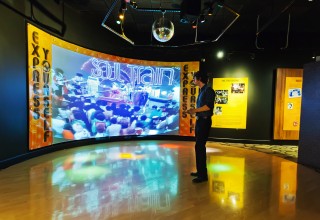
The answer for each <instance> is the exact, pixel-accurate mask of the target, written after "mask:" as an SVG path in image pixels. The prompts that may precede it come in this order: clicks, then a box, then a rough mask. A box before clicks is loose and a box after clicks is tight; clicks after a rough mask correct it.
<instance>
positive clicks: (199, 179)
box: [192, 177, 208, 183]
mask: <svg viewBox="0 0 320 220" xmlns="http://www.w3.org/2000/svg"><path fill="white" fill-rule="evenodd" d="M206 181H208V178H200V177H197V178H194V179H193V180H192V182H193V183H202V182H206Z"/></svg>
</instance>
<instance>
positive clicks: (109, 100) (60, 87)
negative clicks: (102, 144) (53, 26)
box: [27, 24, 199, 150]
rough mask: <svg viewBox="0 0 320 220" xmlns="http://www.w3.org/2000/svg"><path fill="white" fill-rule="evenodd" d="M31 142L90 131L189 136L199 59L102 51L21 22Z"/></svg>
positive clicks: (87, 135)
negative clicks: (189, 111) (25, 36)
mask: <svg viewBox="0 0 320 220" xmlns="http://www.w3.org/2000/svg"><path fill="white" fill-rule="evenodd" d="M27 32H28V83H29V149H30V150H33V149H37V148H41V147H46V146H50V145H52V144H57V143H61V142H67V141H74V140H82V139H88V138H105V137H111V136H126V135H135V136H136V135H139V136H140V135H145V136H148V135H181V136H193V135H194V131H193V125H194V121H195V119H194V118H191V116H190V115H188V114H186V110H187V109H188V108H190V107H192V106H194V105H195V102H196V98H195V97H196V93H197V90H196V89H195V87H194V86H192V85H191V84H190V81H191V80H192V76H193V73H194V72H195V71H198V70H199V62H162V61H161V62H160V61H146V60H136V59H130V58H124V57H118V56H113V55H108V54H103V53H100V52H97V51H93V50H90V49H87V48H83V47H80V46H77V45H74V44H72V43H69V42H66V41H63V40H61V39H59V38H56V37H54V36H52V35H50V34H48V33H46V32H44V31H42V30H40V29H39V28H37V27H35V26H33V25H31V24H27Z"/></svg>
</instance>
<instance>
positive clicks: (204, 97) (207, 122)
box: [187, 71, 215, 183]
mask: <svg viewBox="0 0 320 220" xmlns="http://www.w3.org/2000/svg"><path fill="white" fill-rule="evenodd" d="M193 82H194V84H195V85H196V86H199V88H200V92H199V95H198V98H197V106H196V108H195V109H188V110H187V113H189V114H191V115H193V114H196V119H197V121H196V127H195V138H196V144H195V153H196V166H197V172H195V173H191V176H195V177H196V178H195V179H193V180H192V182H194V183H201V182H204V181H208V174H207V155H206V142H207V139H208V136H209V132H210V128H211V116H212V114H213V107H214V99H215V92H214V90H213V89H212V88H211V87H208V86H207V82H208V76H207V74H205V73H203V72H200V71H199V72H196V73H195V74H194V75H193Z"/></svg>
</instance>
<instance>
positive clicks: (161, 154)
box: [0, 141, 320, 220]
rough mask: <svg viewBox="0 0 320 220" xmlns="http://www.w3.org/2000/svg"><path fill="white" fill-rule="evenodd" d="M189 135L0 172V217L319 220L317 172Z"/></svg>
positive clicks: (50, 158)
mask: <svg viewBox="0 0 320 220" xmlns="http://www.w3.org/2000/svg"><path fill="white" fill-rule="evenodd" d="M193 145H194V143H193V142H181V141H130V142H116V143H105V144H98V145H90V146H85V147H80V148H73V149H68V150H63V151H59V152H55V153H51V154H48V155H44V156H41V157H37V158H34V159H31V160H29V161H25V162H23V163H20V164H17V165H14V166H11V167H9V168H7V169H4V170H1V171H0V219H1V220H2V219H3V220H10V219H21V220H26V219H32V220H38V219H46V220H47V219H57V220H60V219H136V220H138V219H153V220H155V219H197V220H200V219H218V220H219V219H227V220H229V219H250V220H251V219H303V220H306V219H319V218H320V202H319V199H320V173H317V172H316V171H313V170H312V169H309V168H307V167H304V166H302V165H298V164H297V163H295V162H292V161H289V160H286V159H283V158H280V157H278V156H273V155H270V154H266V153H262V152H258V151H254V150H248V149H243V148H239V147H234V146H230V145H226V144H223V143H214V142H209V143H208V144H207V158H208V159H207V162H208V173H209V180H208V182H204V183H199V184H194V183H192V177H191V176H189V174H190V171H193V170H194V169H195V160H194V158H195V157H194V149H193Z"/></svg>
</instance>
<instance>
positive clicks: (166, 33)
mask: <svg viewBox="0 0 320 220" xmlns="http://www.w3.org/2000/svg"><path fill="white" fill-rule="evenodd" d="M120 1H121V3H120V10H121V13H120V10H119V15H121V16H120V17H122V15H123V18H122V20H121V21H120V24H121V25H123V24H124V22H123V20H124V14H125V11H126V10H127V5H126V4H127V3H128V4H129V5H130V6H131V8H132V9H134V10H135V11H137V12H163V11H165V12H171V13H180V22H181V23H194V21H195V20H196V22H195V25H194V24H193V28H195V29H196V35H195V41H194V42H193V43H190V44H184V45H176V46H173V45H169V46H164V45H153V44H152V43H151V44H149V45H136V46H156V47H157V46H161V47H182V46H191V45H197V44H204V43H213V42H216V41H218V40H219V39H220V38H221V37H222V35H223V34H224V33H225V32H226V31H227V30H228V29H229V28H230V27H231V26H232V25H233V23H234V22H235V21H236V20H237V19H238V18H239V17H240V14H238V13H237V12H235V11H234V10H233V9H231V8H230V7H228V6H226V5H225V4H224V0H215V1H214V2H213V3H211V5H210V8H209V7H208V6H207V8H206V9H204V10H203V11H202V12H199V13H198V11H196V12H197V13H195V9H194V8H193V7H187V8H185V7H182V6H183V4H181V9H171V8H168V9H162V8H161V7H160V8H140V7H137V4H136V1H135V0H113V2H112V4H111V6H110V7H109V10H108V11H107V14H106V16H105V17H104V19H103V21H102V23H101V26H102V27H104V28H106V29H107V30H109V31H111V32H112V33H114V34H115V35H117V36H119V37H121V38H122V39H124V40H126V41H127V42H129V43H130V44H132V45H135V43H134V42H133V41H132V40H131V39H129V38H128V37H126V36H125V34H124V31H123V30H124V29H123V27H122V26H121V30H122V33H119V32H117V31H115V30H114V29H112V28H111V27H110V26H108V25H107V24H106V22H107V20H108V18H109V17H110V15H111V14H112V13H113V11H114V9H115V7H116V6H117V5H119V2H120ZM186 2H187V3H188V4H193V3H194V2H198V1H195V0H182V3H186ZM200 6H201V5H200ZM190 8H191V11H189V10H190ZM222 8H223V9H224V11H225V12H227V13H231V15H233V16H234V17H233V19H232V20H231V21H230V22H229V23H228V24H227V25H226V26H225V28H224V29H222V30H221V32H220V34H219V35H218V36H217V37H216V38H215V39H210V40H202V41H198V40H197V29H198V22H200V23H201V21H202V22H203V19H201V20H200V15H201V14H203V15H204V16H205V15H207V14H208V15H209V14H211V13H209V12H210V11H211V10H209V9H212V13H218V12H219V11H220V9H222ZM183 10H187V11H183ZM130 12H131V11H130ZM195 14H197V15H195ZM156 21H157V22H158V23H156ZM156 21H155V22H154V23H153V24H152V26H153V27H152V32H153V31H154V32H155V33H156V36H157V37H159V39H161V41H160V42H167V41H169V40H170V39H171V38H172V36H173V34H174V26H173V23H172V22H171V21H170V20H168V19H165V18H164V16H162V18H159V19H157V20H156ZM191 21H193V22H191ZM165 23H166V24H165ZM159 24H162V25H159ZM160 27H162V29H161V28H160ZM165 27H166V28H165ZM159 28H160V29H159ZM157 30H158V32H157ZM152 34H153V33H152ZM155 38H156V37H155ZM156 39H157V38H156Z"/></svg>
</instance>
